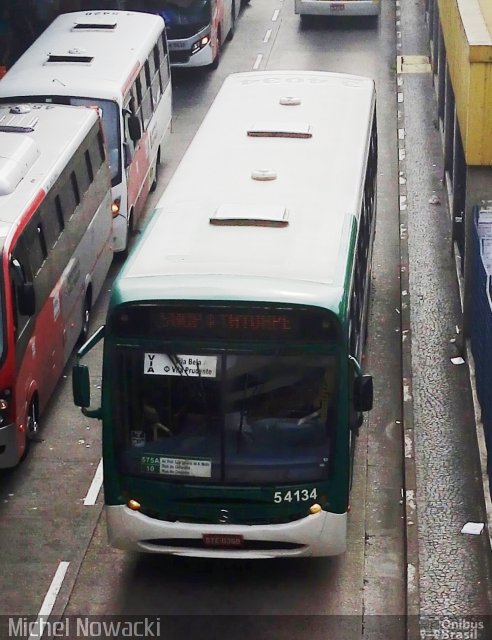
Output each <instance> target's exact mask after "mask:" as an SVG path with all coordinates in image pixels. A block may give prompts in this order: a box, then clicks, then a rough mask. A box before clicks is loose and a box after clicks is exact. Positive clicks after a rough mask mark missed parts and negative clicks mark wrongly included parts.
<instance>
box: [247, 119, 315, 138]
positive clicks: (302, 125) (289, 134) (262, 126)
mask: <svg viewBox="0 0 492 640" xmlns="http://www.w3.org/2000/svg"><path fill="white" fill-rule="evenodd" d="M248 136H250V137H252V138H312V137H313V134H312V132H311V125H309V124H307V123H306V122H255V124H254V125H253V126H252V127H251V128H250V129H248Z"/></svg>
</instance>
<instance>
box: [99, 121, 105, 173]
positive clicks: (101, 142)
mask: <svg viewBox="0 0 492 640" xmlns="http://www.w3.org/2000/svg"><path fill="white" fill-rule="evenodd" d="M97 144H98V148H99V160H98V162H97V167H98V168H99V167H100V166H101V165H102V164H104V162H105V160H106V147H105V146H104V135H103V132H102V131H101V129H99V130H98V132H97Z"/></svg>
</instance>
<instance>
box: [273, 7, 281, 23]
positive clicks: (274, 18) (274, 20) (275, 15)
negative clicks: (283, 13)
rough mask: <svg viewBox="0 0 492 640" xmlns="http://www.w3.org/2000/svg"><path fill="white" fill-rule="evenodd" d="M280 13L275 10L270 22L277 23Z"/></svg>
mask: <svg viewBox="0 0 492 640" xmlns="http://www.w3.org/2000/svg"><path fill="white" fill-rule="evenodd" d="M279 13H280V9H275V11H274V12H273V16H272V22H277V18H278V14H279Z"/></svg>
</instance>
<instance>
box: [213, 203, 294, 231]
mask: <svg viewBox="0 0 492 640" xmlns="http://www.w3.org/2000/svg"><path fill="white" fill-rule="evenodd" d="M288 218H289V215H288V211H287V209H286V208H285V207H283V206H281V205H254V204H223V205H221V206H220V207H219V208H218V209H217V211H216V212H215V214H214V215H213V216H212V217H211V218H210V224H213V225H218V226H222V227H286V226H287V225H288V224H289V219H288Z"/></svg>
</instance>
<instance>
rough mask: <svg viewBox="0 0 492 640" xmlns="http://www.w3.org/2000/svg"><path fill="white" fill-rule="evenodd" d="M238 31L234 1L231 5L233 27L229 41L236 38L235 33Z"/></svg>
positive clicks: (228, 37)
mask: <svg viewBox="0 0 492 640" xmlns="http://www.w3.org/2000/svg"><path fill="white" fill-rule="evenodd" d="M235 31H236V3H235V2H233V3H232V7H231V28H230V30H229V33H228V34H227V41H228V42H230V41H231V40H232V39H233V38H234V33H235Z"/></svg>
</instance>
